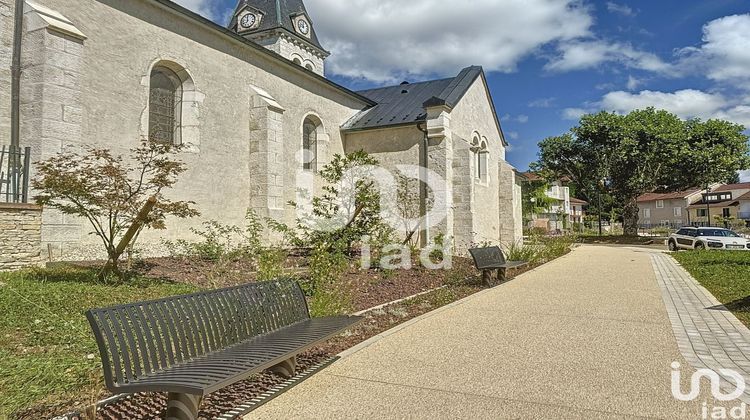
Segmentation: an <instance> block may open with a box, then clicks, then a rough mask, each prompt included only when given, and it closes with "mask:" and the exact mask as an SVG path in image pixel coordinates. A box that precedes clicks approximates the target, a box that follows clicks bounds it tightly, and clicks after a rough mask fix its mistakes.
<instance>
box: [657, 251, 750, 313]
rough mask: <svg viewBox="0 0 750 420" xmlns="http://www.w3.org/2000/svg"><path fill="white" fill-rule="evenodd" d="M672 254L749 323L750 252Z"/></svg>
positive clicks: (729, 307) (720, 299) (688, 252)
mask: <svg viewBox="0 0 750 420" xmlns="http://www.w3.org/2000/svg"><path fill="white" fill-rule="evenodd" d="M672 255H673V256H674V257H675V259H676V260H677V261H678V262H679V263H680V264H682V266H683V267H684V268H685V269H686V270H687V271H688V272H690V274H692V275H693V277H695V278H696V280H698V282H700V284H702V285H703V287H705V288H706V289H708V291H709V292H711V293H712V294H713V295H714V296H715V297H716V299H718V300H719V302H721V303H723V304H724V305H725V306H726V307H727V308H728V309H729V310H731V311H732V313H734V315H735V316H736V317H737V319H739V320H740V321H742V323H744V324H745V325H747V326H750V252H742V251H738V252H728V251H687V252H677V253H674V254H672Z"/></svg>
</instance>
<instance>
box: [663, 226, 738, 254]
mask: <svg viewBox="0 0 750 420" xmlns="http://www.w3.org/2000/svg"><path fill="white" fill-rule="evenodd" d="M667 245H668V246H669V250H670V251H679V250H681V249H730V250H737V251H739V250H745V251H750V240H747V239H745V238H743V237H742V236H740V235H738V234H736V233H734V232H732V231H731V230H729V229H722V228H712V227H700V228H694V227H686V228H682V229H680V230H678V231H677V233H673V234H671V235H669V239H668V240H667Z"/></svg>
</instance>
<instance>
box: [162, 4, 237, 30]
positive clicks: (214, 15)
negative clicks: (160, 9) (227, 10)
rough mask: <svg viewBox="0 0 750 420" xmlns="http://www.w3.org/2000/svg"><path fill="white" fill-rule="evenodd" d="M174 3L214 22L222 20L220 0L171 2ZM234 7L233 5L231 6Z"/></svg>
mask: <svg viewBox="0 0 750 420" xmlns="http://www.w3.org/2000/svg"><path fill="white" fill-rule="evenodd" d="M173 1H174V2H175V3H177V4H179V5H180V6H182V7H185V8H187V9H190V10H192V11H193V12H195V13H197V14H199V15H201V16H203V17H205V18H208V19H211V20H214V21H216V19H219V18H223V17H224V16H223V12H224V11H223V10H221V11H220V10H219V9H220V8H221V7H223V6H222V5H221V0H173ZM232 7H234V4H232ZM219 23H221V24H223V23H224V22H219Z"/></svg>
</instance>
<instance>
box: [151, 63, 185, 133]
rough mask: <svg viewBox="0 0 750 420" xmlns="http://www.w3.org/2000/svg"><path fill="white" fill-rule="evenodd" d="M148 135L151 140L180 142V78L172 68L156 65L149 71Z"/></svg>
mask: <svg viewBox="0 0 750 420" xmlns="http://www.w3.org/2000/svg"><path fill="white" fill-rule="evenodd" d="M148 104H149V105H148V106H149V108H148V136H149V139H150V140H151V141H155V142H158V143H165V144H179V143H180V126H181V122H182V80H180V78H179V76H177V73H175V72H174V71H173V70H171V69H169V68H166V67H163V66H157V67H154V69H153V70H152V71H151V82H150V85H149V101H148Z"/></svg>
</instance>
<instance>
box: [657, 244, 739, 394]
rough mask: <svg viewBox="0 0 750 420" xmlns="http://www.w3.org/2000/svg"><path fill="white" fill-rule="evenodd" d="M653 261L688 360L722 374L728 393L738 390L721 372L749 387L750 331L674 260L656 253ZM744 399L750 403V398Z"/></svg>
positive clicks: (675, 328) (724, 386) (673, 323)
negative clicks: (731, 374)
mask: <svg viewBox="0 0 750 420" xmlns="http://www.w3.org/2000/svg"><path fill="white" fill-rule="evenodd" d="M651 260H652V263H653V265H654V271H656V277H657V280H658V281H659V286H660V287H661V288H662V298H663V299H664V304H665V305H666V307H667V313H668V314H669V318H670V320H671V321H672V327H673V330H674V335H675V337H676V338H677V344H678V346H679V348H680V351H681V352H682V355H683V356H684V357H685V359H686V360H687V361H688V362H689V363H690V364H691V365H692V367H694V368H696V369H711V370H713V371H714V372H717V373H719V374H720V376H721V377H722V379H724V381H725V382H723V383H722V388H723V389H726V390H727V393H730V392H731V391H733V390H734V389H736V386H735V382H734V381H733V380H731V379H729V378H727V375H725V374H722V372H721V370H722V369H731V370H733V371H735V372H737V373H739V374H741V375H742V376H743V377H744V378H745V383H746V384H750V330H748V329H747V327H745V325H744V324H742V323H741V322H740V321H739V320H738V319H737V318H735V316H734V315H732V313H731V312H730V311H729V310H727V309H726V308H725V307H724V306H723V305H722V304H721V302H719V301H718V300H716V298H715V297H714V296H713V295H712V294H711V293H709V292H708V290H706V289H705V288H704V287H703V286H701V285H700V284H699V283H698V282H697V281H696V280H695V279H694V278H693V277H692V276H691V275H690V274H689V273H688V272H687V271H685V269H683V268H682V267H680V266H679V265H678V264H677V262H676V261H675V260H674V259H673V258H671V257H669V256H668V255H665V254H662V253H654V254H651ZM741 399H742V401H744V402H746V403H750V394H748V393H746V394H745V395H744V396H743V397H742V398H741Z"/></svg>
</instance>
